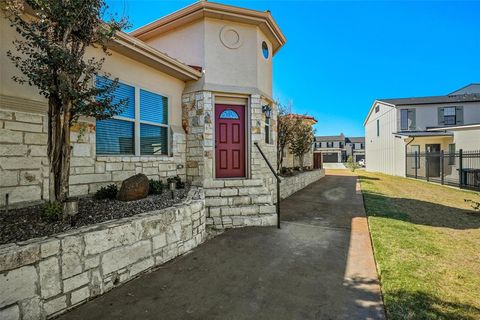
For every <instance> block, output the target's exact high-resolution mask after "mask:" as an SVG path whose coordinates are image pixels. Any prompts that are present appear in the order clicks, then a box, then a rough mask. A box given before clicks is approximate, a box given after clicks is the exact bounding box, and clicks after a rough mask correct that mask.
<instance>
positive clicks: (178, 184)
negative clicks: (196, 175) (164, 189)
mask: <svg viewBox="0 0 480 320" xmlns="http://www.w3.org/2000/svg"><path fill="white" fill-rule="evenodd" d="M171 182H175V187H176V188H177V189H183V188H185V182H183V181H182V178H180V177H179V176H176V177H170V178H168V179H167V183H168V184H170V183H171Z"/></svg>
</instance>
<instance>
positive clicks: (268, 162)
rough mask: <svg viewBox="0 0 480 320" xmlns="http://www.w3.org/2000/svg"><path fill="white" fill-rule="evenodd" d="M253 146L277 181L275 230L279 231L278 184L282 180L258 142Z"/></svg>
mask: <svg viewBox="0 0 480 320" xmlns="http://www.w3.org/2000/svg"><path fill="white" fill-rule="evenodd" d="M254 145H255V146H256V147H257V149H258V151H260V154H261V155H262V157H263V159H264V160H265V162H266V163H267V165H268V167H269V168H270V171H272V173H273V175H274V176H275V179H276V180H277V204H276V208H277V228H278V229H280V182H282V179H280V177H279V176H278V174H277V173H276V172H275V169H273V167H272V164H271V163H270V161H268V159H267V157H266V156H265V153H263V151H262V149H261V148H260V146H259V145H258V142H254Z"/></svg>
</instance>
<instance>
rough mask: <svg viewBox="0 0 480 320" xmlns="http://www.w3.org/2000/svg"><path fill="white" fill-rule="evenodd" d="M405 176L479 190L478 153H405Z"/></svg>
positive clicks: (461, 151)
mask: <svg viewBox="0 0 480 320" xmlns="http://www.w3.org/2000/svg"><path fill="white" fill-rule="evenodd" d="M406 175H407V177H410V178H415V179H422V180H427V181H432V182H436V183H441V184H446V185H451V186H457V187H460V188H465V189H472V190H480V151H463V150H458V151H455V152H450V153H449V152H443V151H440V152H420V153H419V152H414V153H407V156H406Z"/></svg>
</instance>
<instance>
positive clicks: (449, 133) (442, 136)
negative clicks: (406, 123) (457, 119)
mask: <svg viewBox="0 0 480 320" xmlns="http://www.w3.org/2000/svg"><path fill="white" fill-rule="evenodd" d="M392 134H394V135H395V136H396V137H404V138H449V137H453V133H451V132H445V133H444V134H438V135H429V134H425V135H411V134H408V133H403V132H402V133H399V132H392Z"/></svg>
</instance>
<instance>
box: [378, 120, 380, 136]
mask: <svg viewBox="0 0 480 320" xmlns="http://www.w3.org/2000/svg"><path fill="white" fill-rule="evenodd" d="M377 137H380V120H378V119H377Z"/></svg>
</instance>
